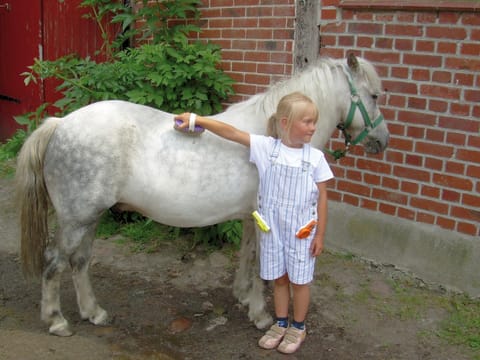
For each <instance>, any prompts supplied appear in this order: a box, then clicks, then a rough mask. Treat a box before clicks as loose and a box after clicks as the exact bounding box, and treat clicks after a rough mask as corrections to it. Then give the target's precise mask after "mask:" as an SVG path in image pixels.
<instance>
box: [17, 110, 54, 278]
mask: <svg viewBox="0 0 480 360" xmlns="http://www.w3.org/2000/svg"><path fill="white" fill-rule="evenodd" d="M60 120H61V119H59V118H50V119H47V120H46V121H45V122H44V123H43V124H42V125H41V126H40V127H39V128H38V129H37V130H35V131H34V132H33V133H32V134H31V135H30V136H29V137H28V139H27V140H26V141H25V143H24V144H23V146H22V149H21V151H20V153H19V155H18V157H17V170H16V174H15V186H16V202H17V206H18V210H19V217H20V219H19V220H20V254H21V260H22V270H23V273H24V275H25V277H27V278H29V277H30V278H31V277H38V276H40V275H41V273H42V271H43V267H44V252H45V248H46V246H47V243H48V205H49V197H48V192H47V188H46V185H45V179H44V175H43V165H44V156H45V152H46V149H47V146H48V143H49V141H50V138H51V136H52V134H53V132H54V131H55V129H56V127H57V125H58V123H59V121H60Z"/></svg>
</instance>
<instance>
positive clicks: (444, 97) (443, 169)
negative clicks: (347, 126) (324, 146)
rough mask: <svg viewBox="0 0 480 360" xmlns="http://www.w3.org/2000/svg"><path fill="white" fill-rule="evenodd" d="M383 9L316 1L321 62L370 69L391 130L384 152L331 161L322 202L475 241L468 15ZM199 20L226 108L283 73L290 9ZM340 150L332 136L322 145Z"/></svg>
mask: <svg viewBox="0 0 480 360" xmlns="http://www.w3.org/2000/svg"><path fill="white" fill-rule="evenodd" d="M340 3H341V4H340ZM382 3H383V5H382ZM391 3H392V2H391V1H375V2H373V1H371V0H370V1H369V0H365V1H361V0H350V1H347V0H344V1H342V2H341V1H339V0H321V1H320V4H321V6H320V11H321V13H320V19H321V20H320V21H321V24H320V25H321V27H320V31H321V41H322V48H321V51H320V55H322V56H331V57H335V58H338V57H345V56H346V54H347V52H348V51H350V50H353V51H354V52H355V53H356V54H357V55H360V56H362V57H364V58H366V59H368V60H370V61H372V62H373V64H375V66H376V67H377V69H378V71H379V74H380V76H381V78H382V80H383V86H384V88H385V95H384V96H383V97H382V98H381V99H380V101H381V107H382V111H383V114H384V116H385V118H386V120H387V123H388V126H389V129H390V132H391V140H390V145H389V148H388V150H387V151H386V152H385V153H383V154H381V155H376V156H371V155H369V156H367V155H365V154H364V152H363V150H362V149H361V147H359V146H357V147H355V148H354V149H353V151H352V153H351V154H349V156H348V157H347V158H345V159H343V160H340V161H339V162H337V163H335V162H332V164H331V165H332V168H333V170H334V172H335V175H336V180H335V181H334V182H333V183H332V184H331V186H330V192H329V197H330V199H331V200H334V201H338V202H344V203H347V204H351V205H354V206H358V207H362V208H365V209H367V210H369V211H377V212H381V213H384V214H388V215H391V216H394V217H398V218H403V219H407V220H411V221H416V222H420V223H426V224H431V225H436V226H439V227H441V228H444V229H447V230H451V231H455V232H459V233H463V234H468V235H473V236H478V235H480V226H479V223H480V180H479V179H480V120H479V118H480V90H479V88H480V75H479V74H480V13H479V12H478V11H479V9H478V5H475V2H473V3H472V2H470V3H469V2H468V1H465V2H451V3H450V4H449V3H448V2H442V4H443V6H444V7H443V8H439V6H438V2H437V1H432V2H431V4H430V5H433V6H434V7H435V8H432V7H428V5H429V4H428V3H427V2H425V1H420V0H419V1H417V2H415V3H414V6H412V2H411V1H408V0H403V1H401V2H400V3H401V6H398V5H399V4H400V3H397V2H395V3H396V4H397V5H396V7H395V8H392V5H390V4H391ZM372 4H374V5H372ZM419 4H420V5H419ZM452 4H453V5H452ZM465 4H466V5H465ZM472 4H473V5H472ZM477 4H478V3H477ZM425 5H427V6H426V7H424V6H425ZM201 10H202V21H203V23H202V28H203V34H202V35H201V36H202V38H203V39H208V40H210V41H213V42H215V43H218V44H220V45H221V46H222V49H223V59H224V62H223V67H224V69H225V71H226V72H227V73H228V74H230V75H231V76H232V77H233V78H234V79H235V80H236V81H237V85H236V91H237V96H236V97H235V98H234V99H232V102H236V101H240V100H243V99H244V98H246V97H248V96H250V95H252V94H255V93H257V92H261V91H264V90H265V88H266V87H267V86H268V85H269V84H271V83H272V82H273V81H275V80H276V79H277V78H278V77H282V76H285V75H290V74H291V73H292V59H293V54H292V48H293V31H294V26H295V24H294V16H295V14H294V13H295V7H294V1H293V0H283V1H282V0H280V1H268V0H205V1H204V7H203V8H202V9H201ZM342 143H343V139H342V138H341V137H339V135H338V134H335V135H334V136H333V137H332V141H331V144H330V146H331V147H333V148H337V147H339V146H341V144H342Z"/></svg>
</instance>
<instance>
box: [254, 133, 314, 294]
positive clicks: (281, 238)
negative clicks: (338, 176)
mask: <svg viewBox="0 0 480 360" xmlns="http://www.w3.org/2000/svg"><path fill="white" fill-rule="evenodd" d="M279 151H280V140H277V141H276V143H275V145H274V148H273V151H272V153H271V155H270V165H268V166H267V168H266V170H265V172H264V174H263V175H262V174H260V186H259V190H258V211H259V212H260V214H261V215H262V216H263V218H264V219H265V220H266V222H267V224H268V225H269V226H270V228H271V230H270V231H269V232H268V233H263V232H262V233H261V240H260V277H261V278H262V279H264V280H274V279H278V278H279V277H281V276H283V275H284V274H285V273H288V276H289V279H290V281H291V282H292V283H294V284H299V285H301V284H306V283H309V282H311V281H312V279H313V271H314V267H315V258H314V257H312V256H311V253H310V244H311V242H312V239H313V236H314V234H315V231H312V233H311V234H310V236H309V237H308V238H306V239H298V238H296V237H295V233H296V231H297V230H298V229H300V227H302V226H303V225H305V224H306V223H307V222H308V221H309V220H311V219H315V220H316V219H317V201H318V188H317V185H316V184H315V182H314V180H313V171H312V166H311V164H310V163H309V161H310V145H308V144H306V145H304V146H303V155H302V166H301V167H293V166H288V165H284V164H279V163H278V162H277V158H278V155H279Z"/></svg>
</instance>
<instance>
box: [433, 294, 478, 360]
mask: <svg viewBox="0 0 480 360" xmlns="http://www.w3.org/2000/svg"><path fill="white" fill-rule="evenodd" d="M448 310H449V313H450V316H449V318H448V319H446V320H445V321H444V322H443V323H442V328H441V330H440V331H439V333H438V335H439V336H440V337H441V338H442V339H444V340H446V341H447V342H448V343H450V344H456V345H464V346H467V347H469V348H470V349H472V350H473V351H474V352H475V359H480V300H479V299H476V300H473V299H470V298H468V297H466V296H454V297H452V298H451V299H450V303H449V309H448Z"/></svg>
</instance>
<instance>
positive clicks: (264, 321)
mask: <svg viewBox="0 0 480 360" xmlns="http://www.w3.org/2000/svg"><path fill="white" fill-rule="evenodd" d="M254 323H255V326H256V327H257V329H259V330H264V329H266V328H268V327H270V326H271V325H272V324H273V318H272V317H271V316H270V315H268V314H265V315H264V316H262V317H261V318H260V319H255V321H254Z"/></svg>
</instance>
